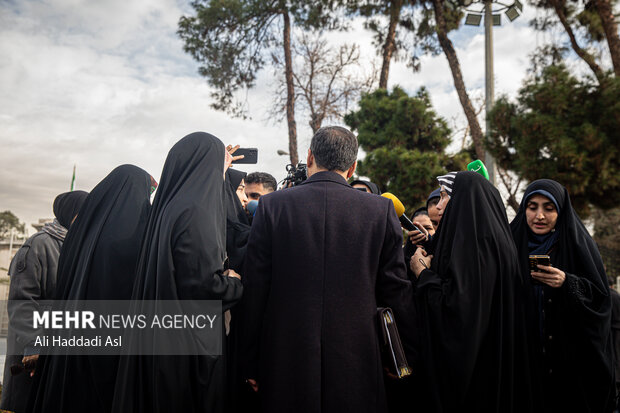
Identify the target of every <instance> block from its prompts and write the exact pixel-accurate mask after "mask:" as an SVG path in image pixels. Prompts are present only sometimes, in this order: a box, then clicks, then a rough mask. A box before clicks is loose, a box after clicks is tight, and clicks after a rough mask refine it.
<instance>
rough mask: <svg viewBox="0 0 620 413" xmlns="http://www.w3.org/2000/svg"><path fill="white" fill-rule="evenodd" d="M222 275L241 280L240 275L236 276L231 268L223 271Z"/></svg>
mask: <svg viewBox="0 0 620 413" xmlns="http://www.w3.org/2000/svg"><path fill="white" fill-rule="evenodd" d="M224 275H225V276H227V277H231V278H237V279H239V280H240V279H241V275H239V274H237V273H236V272H235V270H233V269H232V268H231V269H228V270H226V271H224Z"/></svg>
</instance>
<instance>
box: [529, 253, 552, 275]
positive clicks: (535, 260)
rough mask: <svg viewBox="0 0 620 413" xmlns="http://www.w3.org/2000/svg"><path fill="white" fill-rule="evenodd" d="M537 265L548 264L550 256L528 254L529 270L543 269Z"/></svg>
mask: <svg viewBox="0 0 620 413" xmlns="http://www.w3.org/2000/svg"><path fill="white" fill-rule="evenodd" d="M537 265H546V266H550V265H551V258H550V257H549V256H548V255H530V271H538V272H540V271H543V270H541V269H540V268H538V267H537ZM543 272H544V271H543Z"/></svg>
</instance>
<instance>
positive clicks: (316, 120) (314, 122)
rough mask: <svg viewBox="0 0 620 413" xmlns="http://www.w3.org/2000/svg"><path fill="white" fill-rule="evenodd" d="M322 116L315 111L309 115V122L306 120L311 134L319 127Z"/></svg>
mask: <svg viewBox="0 0 620 413" xmlns="http://www.w3.org/2000/svg"><path fill="white" fill-rule="evenodd" d="M323 118H324V116H321V115H319V114H317V113H312V114H311V115H310V122H308V124H309V125H310V127H311V128H312V134H313V135H314V134H315V133H316V131H318V130H319V129H321V125H322V123H323Z"/></svg>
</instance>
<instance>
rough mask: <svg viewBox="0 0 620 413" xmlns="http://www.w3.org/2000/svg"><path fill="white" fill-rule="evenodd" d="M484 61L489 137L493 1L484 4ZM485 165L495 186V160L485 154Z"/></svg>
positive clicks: (486, 131) (491, 94) (491, 88)
mask: <svg viewBox="0 0 620 413" xmlns="http://www.w3.org/2000/svg"><path fill="white" fill-rule="evenodd" d="M484 61H485V78H486V82H485V98H486V99H485V101H486V102H485V103H486V104H485V109H486V110H485V112H486V113H485V118H486V130H485V135H486V136H489V132H490V131H491V122H490V119H489V112H490V111H491V108H492V107H493V1H492V0H485V2H484ZM484 157H485V160H484V163H485V165H486V167H487V171H488V172H489V181H491V183H492V184H493V185H495V160H494V159H493V157H492V156H491V154H490V153H489V151H486V152H485V156H484Z"/></svg>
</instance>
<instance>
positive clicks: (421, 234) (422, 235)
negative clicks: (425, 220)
mask: <svg viewBox="0 0 620 413" xmlns="http://www.w3.org/2000/svg"><path fill="white" fill-rule="evenodd" d="M409 240H410V241H411V243H412V244H413V245H417V244H419V243H421V242H424V241H426V240H428V232H427V231H426V229H424V228H423V227H421V225H420V224H418V223H417V222H414V223H413V230H411V231H409Z"/></svg>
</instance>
